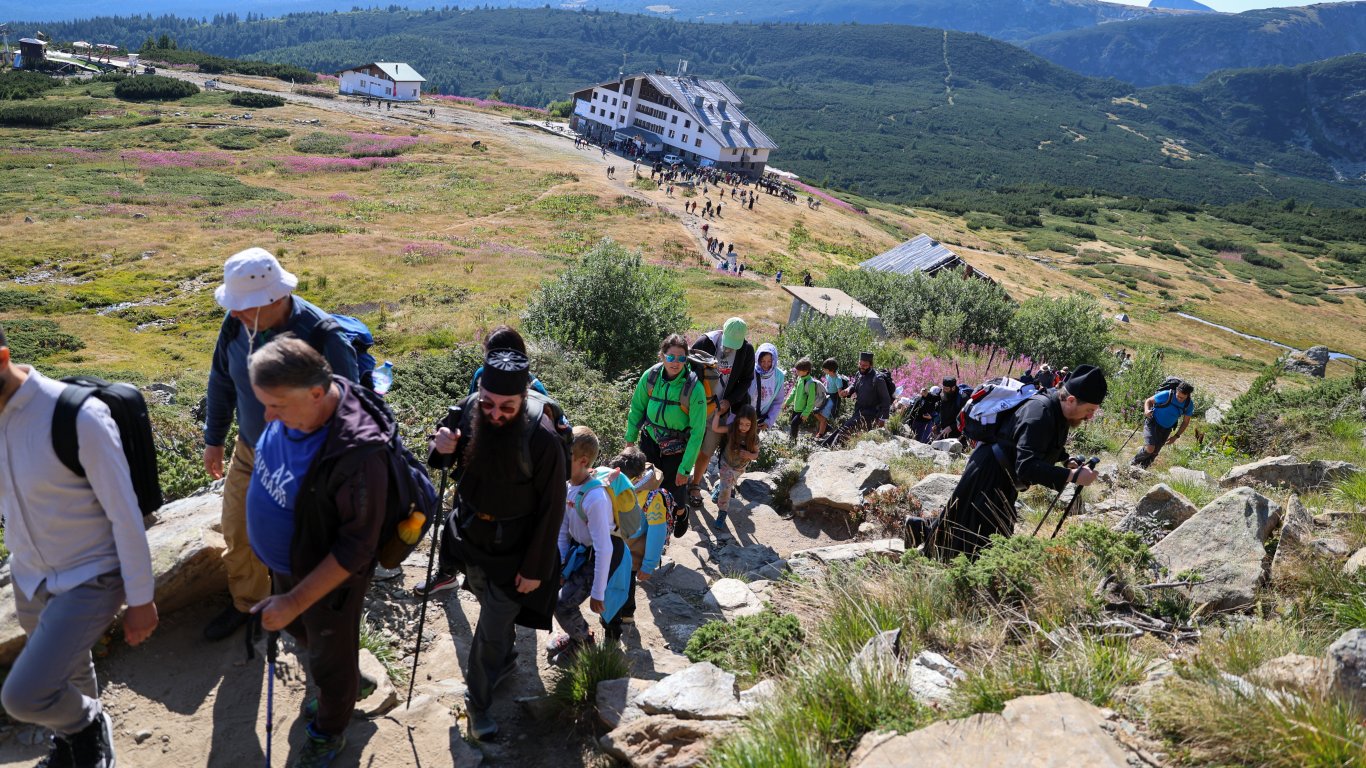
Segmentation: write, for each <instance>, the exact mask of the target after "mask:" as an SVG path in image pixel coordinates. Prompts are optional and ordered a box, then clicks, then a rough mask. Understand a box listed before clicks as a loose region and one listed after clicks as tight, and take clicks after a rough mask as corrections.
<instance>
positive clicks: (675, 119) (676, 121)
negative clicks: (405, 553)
mask: <svg viewBox="0 0 1366 768" xmlns="http://www.w3.org/2000/svg"><path fill="white" fill-rule="evenodd" d="M669 122H671V123H673V124H674V125H678V115H674V117H673V120H670V121H669Z"/></svg>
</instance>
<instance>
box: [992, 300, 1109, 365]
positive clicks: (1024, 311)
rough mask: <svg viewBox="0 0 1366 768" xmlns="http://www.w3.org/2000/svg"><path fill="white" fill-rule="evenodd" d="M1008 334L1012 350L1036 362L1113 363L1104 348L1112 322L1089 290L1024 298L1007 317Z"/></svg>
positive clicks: (1106, 348) (1107, 345) (1072, 363)
mask: <svg viewBox="0 0 1366 768" xmlns="http://www.w3.org/2000/svg"><path fill="white" fill-rule="evenodd" d="M1010 338H1011V345H1012V347H1013V348H1014V350H1015V351H1016V352H1019V353H1021V354H1025V355H1028V356H1029V357H1030V359H1032V360H1036V361H1039V362H1049V363H1053V364H1054V365H1066V366H1069V367H1072V368H1075V367H1076V366H1078V365H1082V364H1084V363H1090V364H1091V365H1098V366H1101V367H1102V368H1105V367H1113V365H1114V356H1113V355H1111V354H1109V351H1108V350H1109V347H1110V344H1111V342H1112V341H1113V340H1114V329H1113V323H1112V322H1111V320H1110V318H1108V317H1106V316H1105V313H1104V311H1103V310H1102V309H1101V306H1100V303H1099V302H1097V301H1096V299H1095V297H1093V296H1091V295H1089V294H1084V293H1074V294H1071V295H1068V296H1064V297H1062V298H1058V299H1053V298H1049V297H1047V296H1036V297H1034V298H1032V299H1029V300H1027V301H1026V302H1025V303H1024V304H1023V305H1021V306H1020V309H1019V311H1018V312H1016V313H1015V316H1014V317H1013V318H1011V320H1010Z"/></svg>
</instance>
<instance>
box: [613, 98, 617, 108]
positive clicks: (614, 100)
mask: <svg viewBox="0 0 1366 768" xmlns="http://www.w3.org/2000/svg"><path fill="white" fill-rule="evenodd" d="M616 105H617V100H616V98H615V97H614V98H613V99H612V106H614V107H615V106H616Z"/></svg>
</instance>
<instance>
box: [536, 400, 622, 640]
mask: <svg viewBox="0 0 1366 768" xmlns="http://www.w3.org/2000/svg"><path fill="white" fill-rule="evenodd" d="M571 453H572V458H573V463H572V464H571V466H570V474H569V489H568V494H567V495H566V497H565V511H564V522H562V523H561V524H560V536H559V542H558V543H559V549H560V562H561V563H563V564H564V569H563V570H562V571H561V573H560V597H559V601H558V602H557V603H556V605H555V620H556V621H558V622H559V623H560V627H561V628H562V629H564V633H563V634H560V635H557V636H555V637H554V638H552V639H551V640H550V643H549V645H547V646H546V654H547V655H548V656H549V657H550V659H551V661H560V660H568V659H571V658H573V656H574V654H575V653H577V651H578V649H579V648H580V647H582V646H584V645H588V644H591V643H592V642H593V633H592V631H591V630H589V629H588V622H586V621H584V619H583V612H582V611H581V610H579V606H581V605H582V604H583V601H584V598H587V599H588V607H589V609H590V610H592V611H593V613H596V614H598V615H599V616H603V617H604V618H606V616H605V614H606V611H607V609H606V606H605V600H606V599H607V580H608V578H609V577H610V576H611V571H612V565H613V563H612V561H613V559H614V555H615V559H616V560H617V561H618V562H620V561H621V559H622V554H621V550H624V547H622V546H619V545H618V543H617V542H616V541H615V540H614V537H613V536H612V527H613V521H612V500H611V499H610V498H609V496H608V494H607V489H605V488H604V487H603V485H602V483H601V482H600V481H599V480H598V479H597V478H596V477H595V476H594V475H593V472H592V467H593V463H594V462H596V461H597V460H598V436H597V435H596V434H594V433H593V430H591V429H589V428H588V427H584V426H578V427H574V443H573V446H572V448H571ZM613 550H618V551H616V552H614V551H613Z"/></svg>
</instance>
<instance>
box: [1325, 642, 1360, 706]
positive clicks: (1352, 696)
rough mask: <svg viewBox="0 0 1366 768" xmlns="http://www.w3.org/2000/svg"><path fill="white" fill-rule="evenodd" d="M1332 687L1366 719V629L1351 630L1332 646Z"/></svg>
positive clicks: (1330, 680)
mask: <svg viewBox="0 0 1366 768" xmlns="http://www.w3.org/2000/svg"><path fill="white" fill-rule="evenodd" d="M1328 685H1329V689H1330V690H1331V691H1332V692H1333V693H1335V694H1337V695H1339V696H1341V697H1342V698H1343V699H1344V700H1345V701H1347V702H1348V703H1349V704H1351V705H1352V706H1353V707H1354V708H1355V709H1356V711H1357V714H1358V715H1359V716H1361V717H1366V629H1349V630H1347V631H1346V632H1344V633H1342V636H1341V637H1339V638H1338V639H1337V640H1336V641H1334V642H1333V644H1332V645H1330V646H1329V647H1328Z"/></svg>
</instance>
